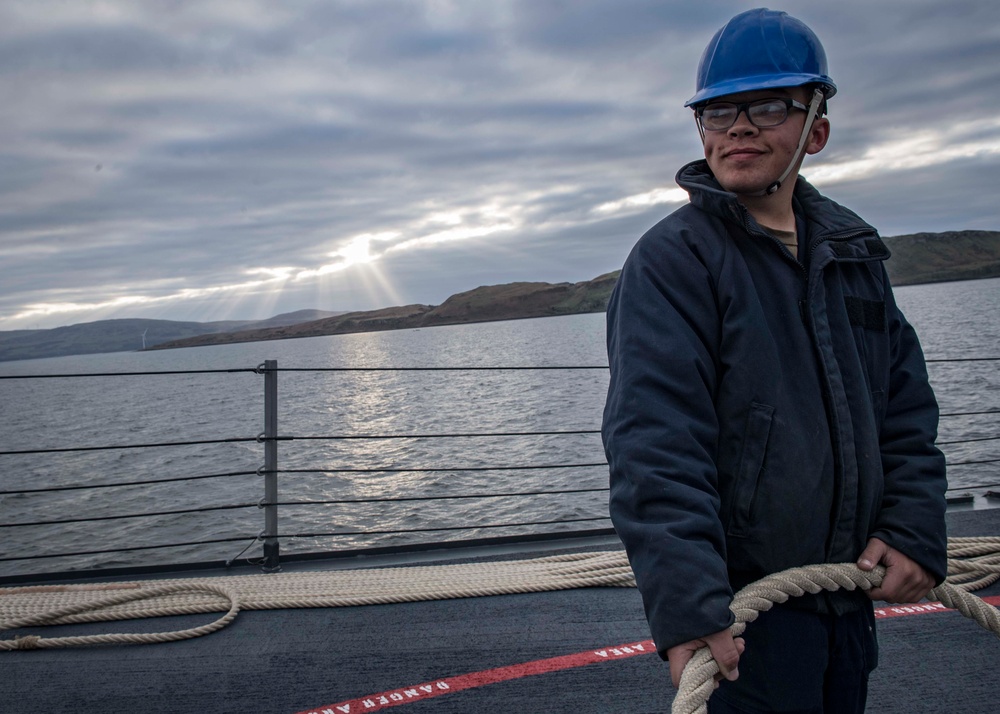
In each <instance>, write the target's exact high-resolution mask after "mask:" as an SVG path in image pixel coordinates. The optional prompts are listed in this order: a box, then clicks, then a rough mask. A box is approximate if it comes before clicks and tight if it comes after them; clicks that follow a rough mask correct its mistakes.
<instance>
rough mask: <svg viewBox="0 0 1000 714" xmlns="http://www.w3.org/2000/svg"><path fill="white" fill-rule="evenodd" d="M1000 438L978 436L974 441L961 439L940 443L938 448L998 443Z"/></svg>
mask: <svg viewBox="0 0 1000 714" xmlns="http://www.w3.org/2000/svg"><path fill="white" fill-rule="evenodd" d="M998 439H1000V436H977V437H976V438H974V439H959V440H958V441H939V442H937V445H938V446H957V445H958V444H973V443H978V442H980V441H997V440H998Z"/></svg>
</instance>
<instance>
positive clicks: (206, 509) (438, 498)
mask: <svg viewBox="0 0 1000 714" xmlns="http://www.w3.org/2000/svg"><path fill="white" fill-rule="evenodd" d="M607 490H608V488H607V487H604V488H576V489H567V490H563V491H522V492H518V493H468V494H454V495H447V496H399V497H389V498H358V499H336V500H325V501H279V502H277V503H266V502H264V501H259V502H256V503H233V504H227V505H221V506H201V507H198V508H178V509H174V510H169V511H145V512H143V513H120V514H115V515H109V516H82V517H80V518H63V519H58V520H49V521H30V522H23V523H0V528H21V527H28V526H56V525H65V524H68V523H94V522H96V521H117V520H121V519H124V518H155V517H157V516H180V515H185V514H189V513H209V512H212V511H231V510H236V509H240V508H263V507H264V506H324V505H346V504H358V503H403V502H408V501H448V500H458V499H469V500H472V499H483V498H509V497H520V496H558V495H562V494H571V493H595V492H600V491H607Z"/></svg>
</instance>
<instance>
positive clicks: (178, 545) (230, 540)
mask: <svg viewBox="0 0 1000 714" xmlns="http://www.w3.org/2000/svg"><path fill="white" fill-rule="evenodd" d="M259 537H260V536H258V535H253V536H245V535H244V536H235V537H232V538H213V539H211V540H191V541H185V542H182V543H160V544H157V545H132V546H128V547H124V548H108V549H106V550H76V551H72V552H68V553H44V554H42V555H13V556H4V557H0V563H8V562H10V561H12V560H42V559H44V558H75V557H78V556H81V555H112V554H114V553H126V552H129V551H136V550H155V549H157V548H184V547H187V546H189V545H212V544H213V543H235V542H242V541H245V540H247V539H249V538H253V539H254V540H257V539H258V538H259Z"/></svg>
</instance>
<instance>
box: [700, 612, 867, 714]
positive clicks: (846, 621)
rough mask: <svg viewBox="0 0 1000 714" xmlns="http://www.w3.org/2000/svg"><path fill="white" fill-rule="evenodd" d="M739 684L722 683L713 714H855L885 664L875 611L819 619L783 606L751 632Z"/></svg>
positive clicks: (747, 635) (747, 634)
mask: <svg viewBox="0 0 1000 714" xmlns="http://www.w3.org/2000/svg"><path fill="white" fill-rule="evenodd" d="M743 638H744V639H745V640H746V650H745V651H744V653H743V655H742V656H741V657H740V664H739V670H740V676H739V679H737V680H736V681H735V682H726V681H723V682H722V683H721V685H720V686H719V688H718V689H717V690H715V693H714V694H713V695H712V697H711V699H709V700H708V711H709V714H763V713H764V712H785V713H786V714H792V713H796V714H824V713H825V714H853V713H854V712H863V711H864V710H865V702H866V701H867V699H868V675H869V674H870V673H871V672H872V670H874V669H875V666H876V665H877V664H878V645H877V642H876V639H875V615H874V613H873V611H872V609H871V607H866V608H864V609H863V610H860V611H858V612H852V613H848V614H846V615H839V616H838V615H820V614H817V613H813V612H806V611H802V610H795V609H792V608H789V607H783V606H781V605H776V606H775V607H774V608H772V609H771V610H769V611H768V612H763V613H761V614H760V616H759V617H758V618H757V620H756V621H754V622H751V623H749V624H748V625H747V629H746V632H745V633H744V634H743Z"/></svg>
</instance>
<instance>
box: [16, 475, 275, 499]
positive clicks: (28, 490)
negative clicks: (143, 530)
mask: <svg viewBox="0 0 1000 714" xmlns="http://www.w3.org/2000/svg"><path fill="white" fill-rule="evenodd" d="M259 475H260V469H256V470H254V471H228V472H226V473H221V474H203V475H199V476H173V477H168V478H153V479H144V480H142V481H121V482H120V483H87V484H73V485H70V486H48V487H45V488H19V489H16V490H11V491H0V496H12V495H14V494H18V493H52V492H55V491H80V490H85V491H89V490H90V489H94V490H99V489H102V488H121V487H122V486H150V485H154V484H158V483H175V482H177V481H200V480H204V479H211V478H227V477H230V476H259Z"/></svg>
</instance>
